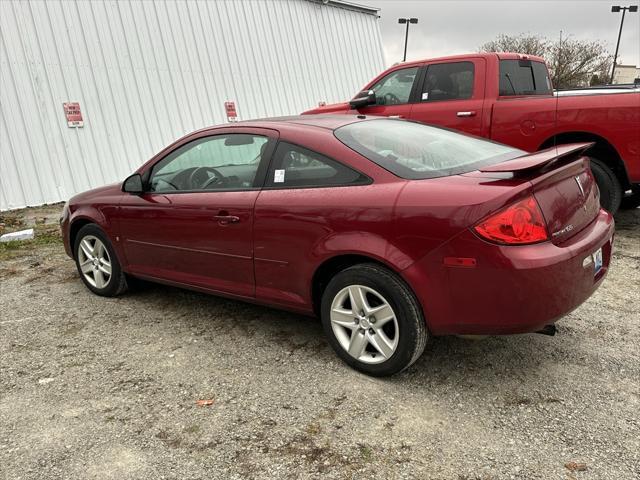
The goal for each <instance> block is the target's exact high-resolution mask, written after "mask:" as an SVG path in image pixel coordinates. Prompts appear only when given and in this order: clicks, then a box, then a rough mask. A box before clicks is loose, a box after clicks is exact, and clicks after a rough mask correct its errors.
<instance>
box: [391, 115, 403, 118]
mask: <svg viewBox="0 0 640 480" xmlns="http://www.w3.org/2000/svg"><path fill="white" fill-rule="evenodd" d="M389 118H404V115H389Z"/></svg>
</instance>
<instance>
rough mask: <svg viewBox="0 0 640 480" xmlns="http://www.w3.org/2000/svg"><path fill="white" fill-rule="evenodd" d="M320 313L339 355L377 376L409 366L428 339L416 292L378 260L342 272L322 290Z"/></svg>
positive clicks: (330, 341) (331, 342) (358, 368)
mask: <svg viewBox="0 0 640 480" xmlns="http://www.w3.org/2000/svg"><path fill="white" fill-rule="evenodd" d="M321 317H322V324H323V327H324V330H325V333H326V335H327V337H328V338H329V343H330V344H331V346H332V347H333V349H334V350H335V351H336V353H337V354H338V356H340V358H342V359H343V360H344V361H345V362H346V363H347V364H349V365H350V366H351V367H353V368H355V369H356V370H359V371H361V372H363V373H366V374H369V375H373V376H380V377H381V376H387V375H393V374H394V373H398V372H400V371H402V370H404V369H405V368H407V367H409V366H410V365H411V364H412V363H413V362H415V361H416V360H417V359H418V358H419V357H420V355H421V354H422V352H423V351H424V347H425V345H426V343H427V339H428V332H427V327H426V324H425V321H424V318H423V316H422V310H421V308H420V305H419V304H418V301H417V300H416V298H415V296H414V294H413V292H412V291H411V290H410V289H409V288H408V287H407V285H406V284H405V283H404V282H403V281H402V280H401V279H400V278H399V277H398V276H396V275H395V274H394V273H392V272H390V271H389V270H387V269H385V268H383V267H380V266H378V265H375V264H361V265H355V266H353V267H350V268H347V269H346V270H343V271H342V272H340V273H338V274H337V275H336V276H335V277H334V278H333V279H332V280H331V281H330V282H329V284H328V285H327V288H326V289H325V291H324V293H323V296H322V306H321Z"/></svg>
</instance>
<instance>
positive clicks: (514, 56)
mask: <svg viewBox="0 0 640 480" xmlns="http://www.w3.org/2000/svg"><path fill="white" fill-rule="evenodd" d="M479 57H480V58H487V57H497V58H498V60H532V61H534V62H543V63H544V58H542V57H538V56H535V55H524V54H521V53H512V52H478V53H465V54H462V55H449V56H446V57H437V58H423V59H420V60H411V61H409V62H399V63H397V64H394V65H393V66H392V67H390V68H389V69H387V70H391V69H392V68H395V67H397V66H399V65H402V66H404V67H413V66H420V65H422V64H423V63H437V62H445V61H449V60H460V61H463V60H468V59H471V58H479ZM385 71H386V70H385Z"/></svg>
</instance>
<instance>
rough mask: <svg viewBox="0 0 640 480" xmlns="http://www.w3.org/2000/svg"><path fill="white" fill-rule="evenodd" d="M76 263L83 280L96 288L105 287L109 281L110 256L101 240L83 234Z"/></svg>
mask: <svg viewBox="0 0 640 480" xmlns="http://www.w3.org/2000/svg"><path fill="white" fill-rule="evenodd" d="M78 265H79V266H80V271H81V272H82V275H83V276H84V278H85V280H86V281H87V282H88V283H89V284H90V285H92V286H94V287H96V288H100V289H102V288H105V287H106V286H107V285H109V282H110V281H111V258H110V257H109V252H108V251H107V248H106V247H105V245H104V243H102V240H100V239H99V238H98V237H95V236H93V235H87V236H85V237H84V238H83V239H82V240H81V241H80V245H79V247H78Z"/></svg>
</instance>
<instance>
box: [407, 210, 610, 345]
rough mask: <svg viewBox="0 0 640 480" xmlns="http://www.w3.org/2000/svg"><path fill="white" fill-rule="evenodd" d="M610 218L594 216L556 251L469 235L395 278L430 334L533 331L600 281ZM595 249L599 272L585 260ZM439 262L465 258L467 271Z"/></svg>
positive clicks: (549, 245) (545, 246)
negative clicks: (411, 296) (469, 260)
mask: <svg viewBox="0 0 640 480" xmlns="http://www.w3.org/2000/svg"><path fill="white" fill-rule="evenodd" d="M613 234H614V222H613V217H612V216H611V215H610V214H609V213H607V212H605V211H604V210H600V212H599V214H598V216H597V218H596V219H595V220H594V221H593V222H592V223H591V224H590V225H589V226H588V227H587V228H585V229H584V230H583V231H581V232H580V233H578V234H577V235H575V236H573V237H572V238H571V239H569V240H568V241H567V242H565V243H563V244H561V245H554V244H553V243H551V242H545V243H541V244H535V245H526V246H498V245H492V244H490V243H487V242H485V241H483V240H480V239H478V238H477V237H476V236H475V235H474V234H473V233H471V232H470V231H466V232H465V233H463V234H462V235H460V236H458V237H456V238H455V239H453V240H452V241H450V242H448V243H447V244H446V245H444V246H443V247H441V248H440V249H438V251H437V252H434V254H432V255H430V256H429V257H428V258H426V259H424V261H421V262H417V263H416V264H414V265H412V266H411V267H409V268H408V269H407V270H405V271H404V272H403V276H404V277H405V279H406V280H407V281H408V282H409V283H410V284H411V285H412V287H413V288H414V291H415V292H416V294H417V295H418V298H419V300H420V302H421V303H422V305H423V309H424V312H425V317H426V320H427V323H428V325H429V328H430V330H431V332H432V333H433V334H435V335H446V334H477V335H480V334H483V335H497V334H511V333H527V332H534V331H537V330H540V329H541V328H543V327H544V326H545V325H548V324H550V323H553V322H555V321H556V320H558V319H559V318H560V317H562V316H564V315H566V314H567V313H569V312H571V311H572V310H573V309H575V308H576V307H578V306H579V305H581V304H582V303H583V302H584V301H585V300H587V299H588V298H589V297H590V296H591V295H592V294H593V292H594V291H595V290H596V289H597V288H598V287H599V286H600V284H601V283H602V280H603V279H604V277H605V276H606V275H607V272H608V269H609V262H610V260H611V247H612V241H613ZM599 248H602V254H603V265H602V269H601V270H600V271H599V272H598V273H597V274H595V275H594V264H593V262H588V264H585V265H583V263H584V262H585V259H586V258H588V257H589V256H590V255H591V254H593V253H594V252H595V251H597V250H598V249H599ZM446 256H459V257H473V258H475V259H476V260H477V264H476V266H475V267H473V268H464V267H457V266H454V267H451V266H444V264H443V258H444V257H446Z"/></svg>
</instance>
